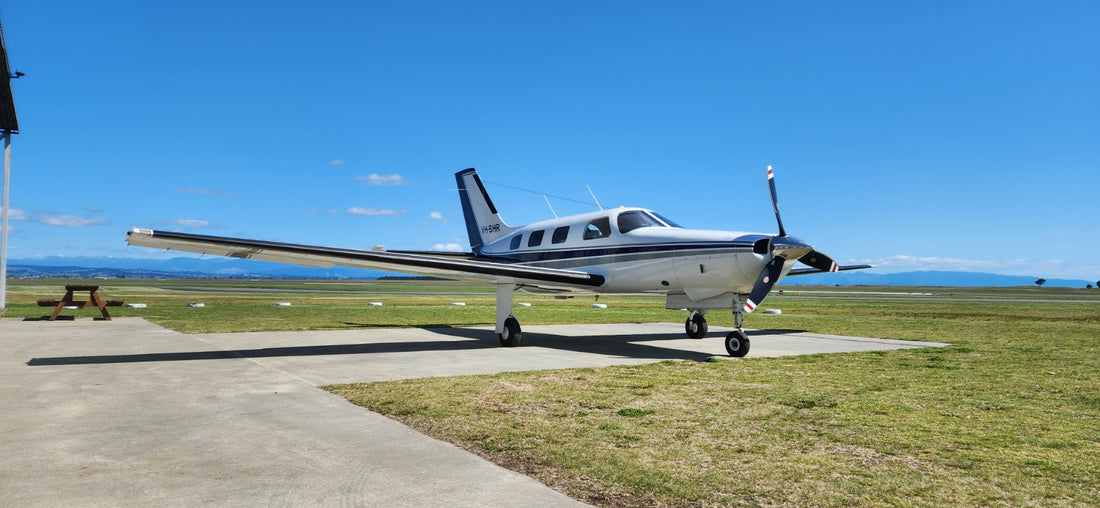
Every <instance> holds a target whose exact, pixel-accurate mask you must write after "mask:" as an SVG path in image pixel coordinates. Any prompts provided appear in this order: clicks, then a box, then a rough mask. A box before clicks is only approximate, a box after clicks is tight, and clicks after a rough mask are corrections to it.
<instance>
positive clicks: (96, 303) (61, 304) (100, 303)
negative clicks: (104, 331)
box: [38, 284, 122, 321]
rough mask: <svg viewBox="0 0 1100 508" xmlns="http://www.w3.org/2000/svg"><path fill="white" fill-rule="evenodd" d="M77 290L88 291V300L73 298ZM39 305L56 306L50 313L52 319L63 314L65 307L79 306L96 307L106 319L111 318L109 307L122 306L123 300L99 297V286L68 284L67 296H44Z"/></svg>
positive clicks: (66, 288) (83, 307)
mask: <svg viewBox="0 0 1100 508" xmlns="http://www.w3.org/2000/svg"><path fill="white" fill-rule="evenodd" d="M77 291H87V292H88V294H89V298H88V299H87V300H73V293H75V292H77ZM38 306H39V307H54V310H53V314H52V315H50V319H49V320H50V321H54V320H56V319H57V316H58V315H60V314H61V309H64V308H65V307H79V308H82V309H86V308H88V307H95V308H98V309H99V312H100V313H101V314H103V319H104V320H106V321H110V320H111V315H110V314H108V313H107V307H121V306H122V300H104V299H102V298H100V297H99V286H91V285H85V284H67V285H66V286H65V296H64V297H63V298H62V299H60V300H51V299H48V298H43V299H40V300H38Z"/></svg>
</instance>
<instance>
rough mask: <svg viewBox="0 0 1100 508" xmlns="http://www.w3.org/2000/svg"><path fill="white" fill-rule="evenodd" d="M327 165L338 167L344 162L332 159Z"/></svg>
mask: <svg viewBox="0 0 1100 508" xmlns="http://www.w3.org/2000/svg"><path fill="white" fill-rule="evenodd" d="M328 163H329V164H332V165H333V166H339V165H341V164H343V163H344V161H343V159H332V160H330V161H328Z"/></svg>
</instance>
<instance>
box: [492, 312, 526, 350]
mask: <svg viewBox="0 0 1100 508" xmlns="http://www.w3.org/2000/svg"><path fill="white" fill-rule="evenodd" d="M521 335H522V333H521V332H520V330H519V321H517V320H516V318H514V317H512V316H508V319H505V320H504V332H502V333H500V334H498V335H497V337H499V338H500V345H502V346H505V347H516V346H518V345H519V338H520V336H521Z"/></svg>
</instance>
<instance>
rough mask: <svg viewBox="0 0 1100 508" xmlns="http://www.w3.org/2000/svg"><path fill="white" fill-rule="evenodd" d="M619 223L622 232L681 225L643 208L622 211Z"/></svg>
mask: <svg viewBox="0 0 1100 508" xmlns="http://www.w3.org/2000/svg"><path fill="white" fill-rule="evenodd" d="M618 223H619V232H620V233H629V232H630V231H633V230H635V229H638V228H645V227H657V228H663V227H673V228H678V227H680V226H679V225H678V224H676V223H675V222H672V221H670V220H668V219H665V218H664V217H661V216H660V215H657V214H656V213H652V212H646V211H643V210H630V211H627V212H623V213H620V214H619V220H618Z"/></svg>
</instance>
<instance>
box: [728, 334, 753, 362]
mask: <svg viewBox="0 0 1100 508" xmlns="http://www.w3.org/2000/svg"><path fill="white" fill-rule="evenodd" d="M726 352H727V353H729V354H730V356H732V357H734V358H741V357H742V356H745V355H747V354H749V337H748V336H747V335H745V332H742V331H741V330H734V331H732V332H730V333H729V335H726Z"/></svg>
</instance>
